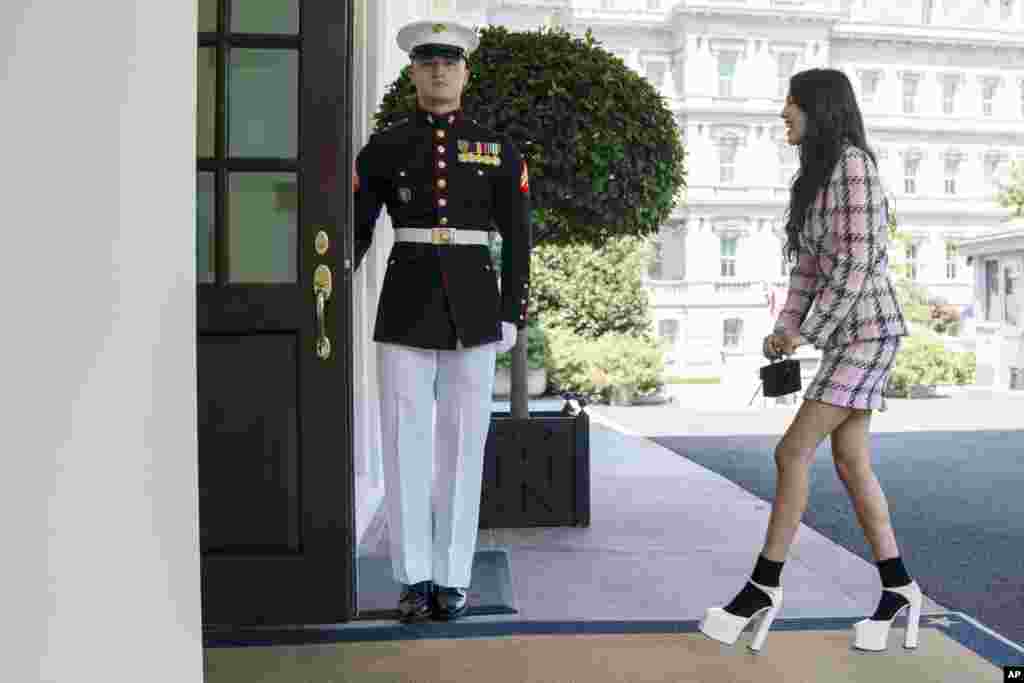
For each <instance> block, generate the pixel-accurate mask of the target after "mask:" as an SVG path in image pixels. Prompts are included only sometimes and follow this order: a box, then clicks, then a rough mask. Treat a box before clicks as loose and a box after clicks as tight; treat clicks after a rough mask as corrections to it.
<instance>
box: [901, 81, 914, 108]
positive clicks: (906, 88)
mask: <svg viewBox="0 0 1024 683" xmlns="http://www.w3.org/2000/svg"><path fill="white" fill-rule="evenodd" d="M915 111H917V77H916V76H904V77H903V113H904V114H913V113H914V112H915Z"/></svg>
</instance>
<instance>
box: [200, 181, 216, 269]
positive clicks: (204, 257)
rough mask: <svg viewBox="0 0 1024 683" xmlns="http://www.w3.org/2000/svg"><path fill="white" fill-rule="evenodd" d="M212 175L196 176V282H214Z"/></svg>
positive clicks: (214, 248)
mask: <svg viewBox="0 0 1024 683" xmlns="http://www.w3.org/2000/svg"><path fill="white" fill-rule="evenodd" d="M213 197H214V174H213V173H199V174H198V175H197V176H196V281H197V282H199V283H200V284H204V283H211V282H213V281H214V279H215V278H214V273H215V272H216V265H215V253H216V242H215V239H214V229H213V226H214V221H213V217H214V206H215V203H214V200H213Z"/></svg>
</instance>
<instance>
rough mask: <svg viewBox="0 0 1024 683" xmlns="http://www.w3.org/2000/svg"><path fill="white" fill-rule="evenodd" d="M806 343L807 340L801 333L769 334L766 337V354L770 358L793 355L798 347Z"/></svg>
mask: <svg viewBox="0 0 1024 683" xmlns="http://www.w3.org/2000/svg"><path fill="white" fill-rule="evenodd" d="M806 343H807V340H806V339H804V338H803V337H802V336H800V335H789V334H769V335H768V336H767V337H765V339H764V351H765V356H768V357H769V358H778V357H780V356H791V355H793V353H794V352H795V351H796V350H797V348H798V347H800V346H803V345H804V344H806Z"/></svg>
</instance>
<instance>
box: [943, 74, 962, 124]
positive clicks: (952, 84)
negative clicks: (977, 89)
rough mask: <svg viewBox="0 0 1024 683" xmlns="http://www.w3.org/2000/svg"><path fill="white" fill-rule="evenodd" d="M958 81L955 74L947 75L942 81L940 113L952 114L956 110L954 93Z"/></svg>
mask: <svg viewBox="0 0 1024 683" xmlns="http://www.w3.org/2000/svg"><path fill="white" fill-rule="evenodd" d="M959 87H960V81H959V79H958V78H957V77H956V76H947V77H946V79H945V80H944V81H943V82H942V113H943V114H947V115H949V114H952V113H953V112H954V111H955V110H956V93H957V90H958V89H959Z"/></svg>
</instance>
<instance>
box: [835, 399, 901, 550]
mask: <svg viewBox="0 0 1024 683" xmlns="http://www.w3.org/2000/svg"><path fill="white" fill-rule="evenodd" d="M870 426H871V412H870V411H861V410H858V411H854V414H853V415H851V416H850V417H849V419H847V420H846V421H845V422H843V423H842V424H841V425H839V427H838V428H837V429H836V430H835V431H834V432H832V458H833V460H834V461H835V465H836V473H837V474H838V475H839V479H840V481H842V482H843V485H844V486H845V487H846V491H847V493H848V494H849V495H850V501H851V502H852V503H853V509H854V511H855V512H856V513H857V521H858V522H859V523H860V527H861V529H863V530H864V536H865V537H866V538H867V541H868V545H870V546H871V552H872V553H873V554H874V556H875V561H876V562H881V561H882V560H887V559H890V558H893V557H897V556H898V555H899V554H900V552H899V548H898V547H897V546H896V534H895V533H893V529H892V522H891V521H890V519H889V504H888V503H887V502H886V499H885V493H884V492H883V491H882V486H881V484H879V483H878V478H877V477H876V476H875V473H874V471H873V470H872V468H871V445H870V442H869V437H868V435H869V428H870Z"/></svg>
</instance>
